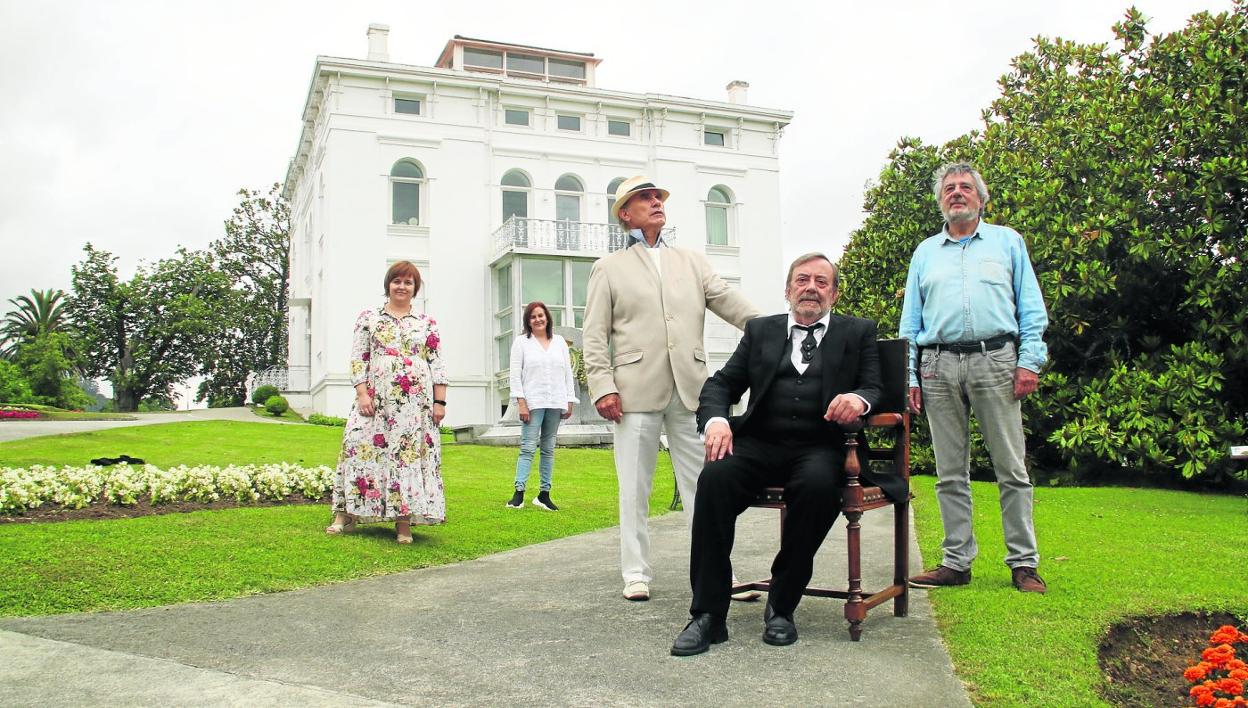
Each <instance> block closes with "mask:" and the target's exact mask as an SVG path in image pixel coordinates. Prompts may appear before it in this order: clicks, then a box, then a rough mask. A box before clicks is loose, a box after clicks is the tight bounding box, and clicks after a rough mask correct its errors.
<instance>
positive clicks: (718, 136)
mask: <svg viewBox="0 0 1248 708" xmlns="http://www.w3.org/2000/svg"><path fill="white" fill-rule="evenodd" d="M702 142H704V143H706V144H707V145H718V146H719V147H723V146H724V133H723V131H720V130H706V131H703V132H702Z"/></svg>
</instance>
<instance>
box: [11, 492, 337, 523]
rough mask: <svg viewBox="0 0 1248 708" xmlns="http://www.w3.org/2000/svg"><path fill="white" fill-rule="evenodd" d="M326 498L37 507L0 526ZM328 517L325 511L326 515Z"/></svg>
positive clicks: (317, 501) (325, 501)
mask: <svg viewBox="0 0 1248 708" xmlns="http://www.w3.org/2000/svg"><path fill="white" fill-rule="evenodd" d="M328 503H329V497H325V498H324V499H311V498H309V497H305V496H303V495H302V494H293V495H291V496H289V497H286V498H285V499H279V500H268V499H266V500H263V501H257V502H246V503H243V502H236V501H229V500H226V501H215V502H207V503H198V502H169V503H167V504H152V503H151V502H148V501H139V503H138V504H135V505H133V506H120V505H116V504H92V505H91V506H88V507H86V508H84V509H65V508H62V507H47V506H43V507H39V508H38V509H28V510H26V511H25V512H23V513H21V514H10V515H0V524H30V523H40V522H49V521H71V520H75V519H131V518H134V517H136V516H151V515H153V514H180V513H186V512H188V511H203V510H205V509H233V508H236V507H240V506H289V505H291V504H328ZM325 513H326V514H327V515H328V513H329V512H328V510H327V511H326V512H325Z"/></svg>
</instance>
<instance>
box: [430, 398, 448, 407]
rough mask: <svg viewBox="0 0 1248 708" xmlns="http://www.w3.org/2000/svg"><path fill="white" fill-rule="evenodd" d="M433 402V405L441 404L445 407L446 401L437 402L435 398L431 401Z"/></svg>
mask: <svg viewBox="0 0 1248 708" xmlns="http://www.w3.org/2000/svg"><path fill="white" fill-rule="evenodd" d="M433 402H434V403H441V404H442V405H444V406H445V405H446V401H440V400H438V399H436V398H435V399H433Z"/></svg>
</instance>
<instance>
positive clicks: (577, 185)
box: [555, 175, 585, 221]
mask: <svg viewBox="0 0 1248 708" xmlns="http://www.w3.org/2000/svg"><path fill="white" fill-rule="evenodd" d="M584 191H585V187H583V186H581V180H579V179H577V178H576V176H575V175H564V176H562V177H560V178H559V179H557V180H555V219H556V220H558V221H580V220H581V194H582V193H583V192H584Z"/></svg>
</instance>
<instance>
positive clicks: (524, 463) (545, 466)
mask: <svg viewBox="0 0 1248 708" xmlns="http://www.w3.org/2000/svg"><path fill="white" fill-rule="evenodd" d="M562 414H563V411H561V410H559V409H558V408H532V409H530V410H529V422H527V423H524V422H521V423H520V457H519V459H517V460H516V489H519V490H521V491H523V490H524V487H525V485H526V484H528V482H529V472H530V471H531V470H532V469H533V453H535V452H537V448H538V438H539V437H540V438H541V448H542V463H541V466H540V467H539V472H540V473H541V477H542V491H543V492H549V491H550V476H551V474H552V473H553V472H554V470H555V435H556V434H557V433H558V432H559V416H560V415H562Z"/></svg>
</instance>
